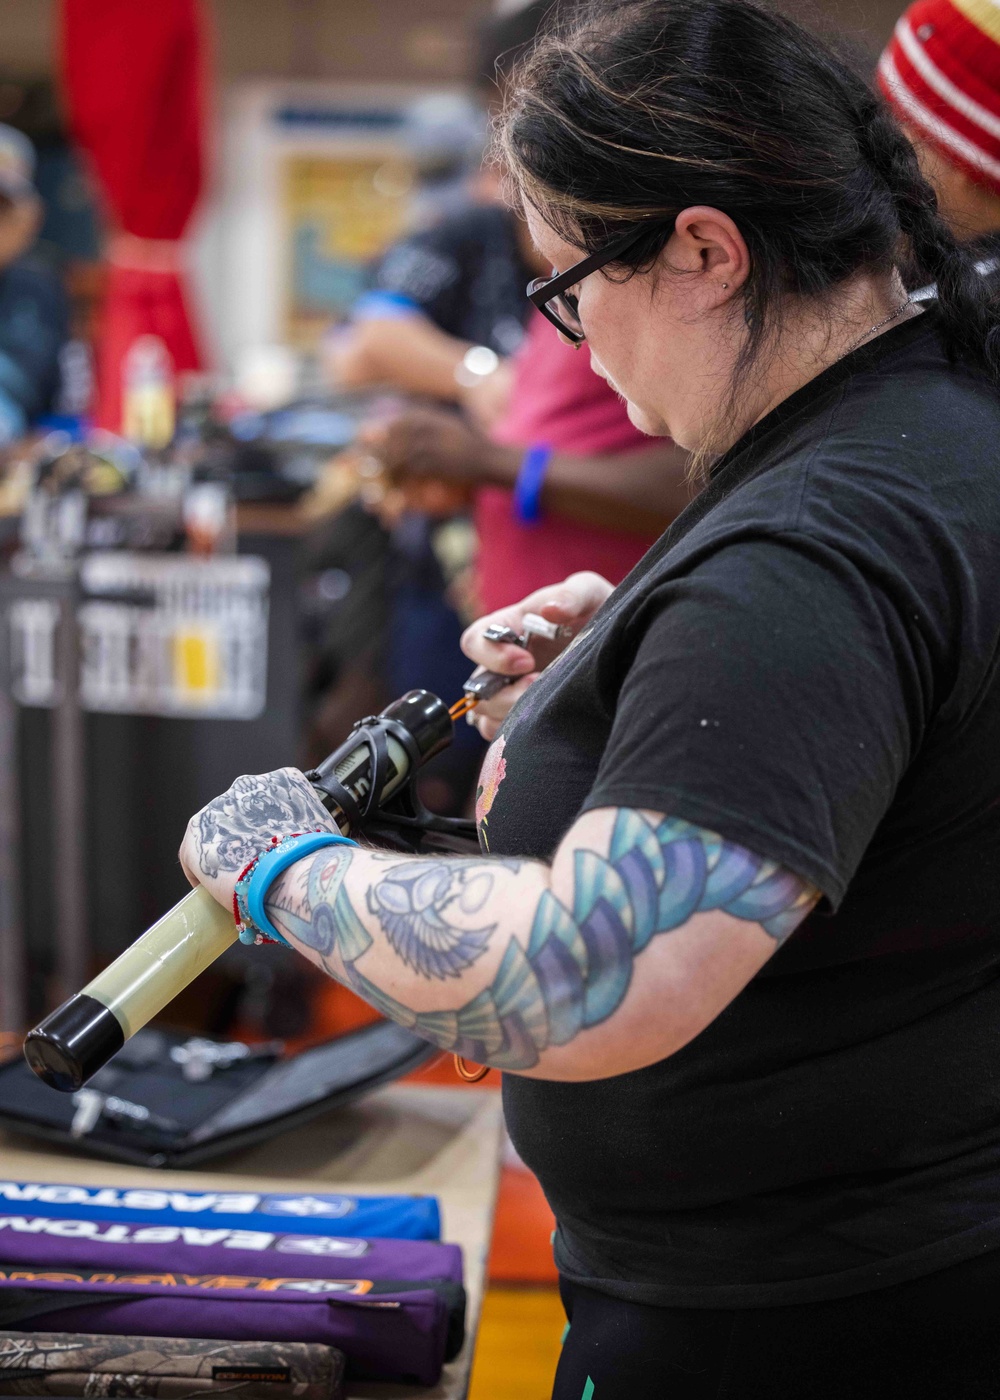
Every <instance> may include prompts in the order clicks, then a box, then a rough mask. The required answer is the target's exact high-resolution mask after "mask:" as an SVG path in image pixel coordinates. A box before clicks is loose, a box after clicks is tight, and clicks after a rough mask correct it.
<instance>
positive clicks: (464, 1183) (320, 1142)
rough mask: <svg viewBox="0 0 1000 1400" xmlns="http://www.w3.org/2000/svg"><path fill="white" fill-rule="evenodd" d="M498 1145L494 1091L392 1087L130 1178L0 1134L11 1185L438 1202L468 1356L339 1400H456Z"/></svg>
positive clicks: (471, 1335)
mask: <svg viewBox="0 0 1000 1400" xmlns="http://www.w3.org/2000/svg"><path fill="white" fill-rule="evenodd" d="M501 1135H502V1117H501V1110H500V1096H499V1094H498V1093H496V1092H495V1091H494V1090H492V1089H459V1088H455V1089H450V1088H437V1087H436V1086H435V1087H432V1086H424V1085H411V1084H401V1085H393V1086H390V1087H388V1088H384V1089H379V1090H377V1091H376V1092H375V1093H373V1094H370V1095H368V1096H367V1097H366V1098H364V1099H362V1100H360V1101H359V1102H358V1103H356V1104H352V1105H350V1106H349V1107H347V1108H343V1109H338V1110H336V1111H335V1112H333V1113H331V1114H328V1115H326V1116H325V1117H323V1118H317V1119H316V1120H315V1121H314V1122H312V1123H307V1124H305V1125H304V1126H303V1127H299V1128H293V1129H291V1130H290V1131H289V1132H287V1133H284V1134H281V1135H279V1136H278V1137H275V1138H272V1139H271V1140H270V1141H268V1142H262V1143H258V1144H257V1145H256V1146H255V1147H248V1148H245V1149H243V1150H241V1151H238V1152H231V1153H229V1154H227V1155H226V1156H224V1157H218V1158H215V1159H213V1160H212V1161H211V1162H209V1163H207V1164H206V1165H205V1166H202V1167H195V1168H191V1169H189V1170H187V1171H156V1170H153V1169H151V1168H148V1167H147V1168H143V1167H129V1166H123V1165H120V1164H118V1163H113V1162H104V1161H96V1160H95V1159H94V1158H89V1157H84V1156H80V1155H78V1154H76V1153H74V1152H70V1151H61V1150H59V1149H56V1148H44V1149H39V1148H38V1147H36V1146H35V1145H34V1144H33V1143H32V1142H31V1141H29V1140H28V1139H27V1138H24V1137H21V1136H16V1135H14V1134H12V1133H0V1171H2V1174H3V1176H4V1179H6V1180H10V1181H51V1182H70V1183H77V1184H79V1185H83V1186H127V1185H128V1186H140V1185H141V1186H151V1187H158V1188H161V1189H162V1188H164V1187H170V1186H175V1187H177V1188H179V1189H181V1190H184V1191H233V1190H250V1191H258V1192H288V1193H295V1194H299V1193H301V1194H308V1193H309V1191H310V1190H312V1191H316V1192H320V1191H322V1192H338V1191H343V1192H345V1193H348V1194H350V1193H356V1194H361V1195H364V1194H365V1193H369V1194H377V1195H388V1194H395V1193H400V1194H408V1193H415V1194H422V1195H433V1196H437V1198H438V1200H439V1201H440V1202H441V1214H442V1218H443V1229H442V1237H443V1238H444V1239H445V1240H448V1241H450V1242H452V1243H454V1244H458V1245H461V1247H462V1252H463V1254H464V1257H465V1287H466V1291H467V1294H468V1312H467V1316H466V1338H465V1345H464V1346H463V1348H462V1350H461V1352H460V1353H459V1355H458V1356H457V1357H456V1358H455V1360H454V1361H452V1362H450V1363H449V1364H448V1365H447V1366H446V1367H445V1369H444V1372H443V1374H442V1376H441V1380H440V1381H439V1382H438V1384H437V1385H436V1386H429V1387H428V1386H398V1385H388V1384H381V1383H378V1384H376V1383H372V1382H357V1383H355V1384H354V1385H350V1384H349V1386H348V1400H464V1397H465V1396H466V1394H467V1393H468V1388H469V1375H470V1372H471V1369H472V1356H473V1352H474V1350H475V1340H476V1330H477V1328H478V1325H479V1313H480V1309H481V1306H482V1300H483V1287H484V1282H485V1276H486V1258H487V1254H488V1252H489V1245H490V1235H491V1233H492V1228H493V1210H494V1206H495V1203H496V1191H497V1180H498V1176H499V1166H500V1145H501ZM305 1224H306V1222H305V1221H303V1225H305ZM2 1394H3V1382H2V1378H0V1396H2Z"/></svg>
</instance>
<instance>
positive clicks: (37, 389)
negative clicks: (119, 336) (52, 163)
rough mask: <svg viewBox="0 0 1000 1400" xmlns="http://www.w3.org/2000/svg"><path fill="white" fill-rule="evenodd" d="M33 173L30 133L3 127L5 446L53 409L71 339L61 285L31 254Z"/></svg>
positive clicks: (0, 309) (0, 394) (0, 253)
mask: <svg viewBox="0 0 1000 1400" xmlns="http://www.w3.org/2000/svg"><path fill="white" fill-rule="evenodd" d="M34 171H35V150H34V147H33V146H32V144H31V142H30V141H29V140H28V138H27V136H25V135H23V134H22V133H21V132H20V131H17V130H15V128H14V127H12V126H4V125H0V444H3V443H7V442H11V441H13V440H14V439H15V438H18V437H20V436H21V435H22V434H23V433H24V432H26V430H27V429H28V427H29V425H30V424H31V423H32V421H33V420H34V419H36V418H38V417H39V416H40V415H41V414H43V413H45V412H46V411H47V410H48V409H50V408H51V406H52V401H53V399H54V398H55V396H56V393H57V392H58V389H59V352H60V350H61V349H62V347H63V345H64V344H65V342H66V339H67V337H68V334H69V306H68V302H67V298H66V294H65V292H64V291H63V287H62V284H61V282H60V281H59V278H58V277H57V276H56V274H55V273H54V272H53V271H51V269H49V268H48V267H46V266H45V265H44V264H43V263H41V262H40V261H37V260H36V259H34V258H32V257H31V256H30V249H31V248H32V246H33V244H34V242H35V240H36V238H37V236H38V230H39V228H40V227H41V222H42V215H43V212H44V211H43V206H42V201H41V200H40V199H39V197H38V193H37V191H36V190H35V186H34V184H33V177H34Z"/></svg>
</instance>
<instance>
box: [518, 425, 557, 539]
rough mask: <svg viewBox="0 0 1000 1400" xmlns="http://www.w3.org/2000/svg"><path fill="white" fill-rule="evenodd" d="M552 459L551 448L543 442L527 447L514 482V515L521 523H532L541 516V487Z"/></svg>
mask: <svg viewBox="0 0 1000 1400" xmlns="http://www.w3.org/2000/svg"><path fill="white" fill-rule="evenodd" d="M551 460H552V448H551V447H549V446H547V445H546V444H545V443H535V444H534V446H532V447H529V448H528V450H527V452H526V453H525V454H524V458H523V460H522V462H521V469H520V471H519V472H518V474H517V481H516V482H515V483H514V515H515V516H516V517H517V519H518V520H520V522H521V524H522V525H534V524H536V523H537V521H539V520H540V519H541V518H542V487H543V486H544V485H545V473H546V472H547V471H548V469H549V462H550V461H551Z"/></svg>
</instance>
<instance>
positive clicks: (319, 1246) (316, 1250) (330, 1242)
mask: <svg viewBox="0 0 1000 1400" xmlns="http://www.w3.org/2000/svg"><path fill="white" fill-rule="evenodd" d="M274 1247H275V1249H276V1250H277V1252H278V1253H279V1254H312V1255H318V1256H320V1257H321V1258H327V1259H328V1258H330V1257H331V1256H332V1257H335V1258H337V1259H361V1258H363V1257H364V1256H365V1255H366V1254H367V1253H368V1250H369V1244H368V1241H367V1240H342V1239H340V1238H339V1237H338V1236H336V1235H281V1236H280V1237H279V1239H278V1241H277V1243H276V1244H275V1246H274Z"/></svg>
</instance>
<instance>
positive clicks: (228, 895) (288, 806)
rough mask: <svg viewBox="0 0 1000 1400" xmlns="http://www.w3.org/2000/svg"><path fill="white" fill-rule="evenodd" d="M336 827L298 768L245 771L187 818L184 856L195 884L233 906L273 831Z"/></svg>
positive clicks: (186, 869) (185, 867) (290, 832)
mask: <svg viewBox="0 0 1000 1400" xmlns="http://www.w3.org/2000/svg"><path fill="white" fill-rule="evenodd" d="M317 829H319V830H321V831H337V830H338V829H339V828H338V827H337V823H336V822H335V821H334V820H333V818H332V817H331V816H330V813H329V812H328V811H327V810H326V808H325V807H324V806H323V804H322V802H320V800H319V798H318V797H317V796H316V793H315V792H314V791H313V788H312V786H311V784H310V783H309V782H307V780H306V778H305V777H304V775H303V774H302V773H300V772H299V770H298V769H297V768H279V769H278V770H277V772H275V773H256V774H246V775H244V776H243V777H242V778H237V779H236V781H235V783H233V785H232V787H231V788H230V789H229V790H228V791H227V792H224V793H223V794H222V796H221V797H216V798H214V799H213V800H212V801H211V802H209V803H208V804H207V806H205V807H202V809H201V811H200V812H198V813H196V814H195V815H194V816H193V817H192V818H191V820H190V821H189V822H188V826H187V831H186V832H185V834H184V840H183V841H182V842H181V849H180V860H181V866H182V867H183V870H184V874H185V875H186V876H187V878H188V880H189V881H190V882H191V884H192V885H204V886H205V888H206V889H207V890H208V891H209V893H210V894H212V895H214V897H215V898H216V899H217V900H218V901H219V903H220V904H224V905H227V906H228V907H231V906H232V902H233V891H234V890H235V888H236V881H237V880H238V878H239V876H240V874H241V872H242V871H243V870H244V869H245V868H246V866H248V865H249V864H250V862H251V861H252V860H253V859H254V858H255V856H258V855H260V853H261V851H262V850H263V849H264V848H265V846H267V845H269V844H270V841H271V837H272V836H277V837H279V839H280V838H281V837H283V836H294V835H295V834H296V833H297V832H300V831H316V830H317Z"/></svg>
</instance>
